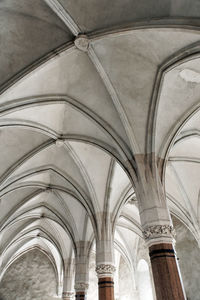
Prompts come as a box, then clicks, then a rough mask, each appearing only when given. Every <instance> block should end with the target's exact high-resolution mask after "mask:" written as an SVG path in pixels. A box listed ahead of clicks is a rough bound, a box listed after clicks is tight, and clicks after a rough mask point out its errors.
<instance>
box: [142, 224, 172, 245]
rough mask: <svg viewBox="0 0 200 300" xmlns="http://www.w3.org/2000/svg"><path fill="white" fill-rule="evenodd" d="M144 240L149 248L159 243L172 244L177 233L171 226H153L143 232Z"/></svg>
mask: <svg viewBox="0 0 200 300" xmlns="http://www.w3.org/2000/svg"><path fill="white" fill-rule="evenodd" d="M143 236H144V239H145V241H146V243H147V245H148V246H151V245H153V244H158V243H163V242H164V243H172V242H173V239H174V237H175V231H174V229H173V227H172V226H171V225H152V226H149V227H146V228H145V229H144V231H143Z"/></svg>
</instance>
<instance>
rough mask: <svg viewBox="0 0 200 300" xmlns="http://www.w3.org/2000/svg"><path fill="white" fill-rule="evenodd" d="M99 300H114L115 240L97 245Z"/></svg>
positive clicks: (100, 242)
mask: <svg viewBox="0 0 200 300" xmlns="http://www.w3.org/2000/svg"><path fill="white" fill-rule="evenodd" d="M96 255H97V266H96V272H97V276H98V286H99V300H114V273H115V266H114V243H113V239H112V238H111V239H109V240H103V241H102V240H100V241H97V243H96Z"/></svg>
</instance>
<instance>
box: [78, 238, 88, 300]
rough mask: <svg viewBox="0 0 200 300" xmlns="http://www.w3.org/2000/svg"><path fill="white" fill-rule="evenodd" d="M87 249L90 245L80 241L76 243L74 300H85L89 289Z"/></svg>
mask: <svg viewBox="0 0 200 300" xmlns="http://www.w3.org/2000/svg"><path fill="white" fill-rule="evenodd" d="M89 249H90V243H89V242H85V241H80V242H77V243H76V257H75V261H76V262H75V286H74V289H75V293H76V295H75V299H76V300H85V299H87V290H88V288H89Z"/></svg>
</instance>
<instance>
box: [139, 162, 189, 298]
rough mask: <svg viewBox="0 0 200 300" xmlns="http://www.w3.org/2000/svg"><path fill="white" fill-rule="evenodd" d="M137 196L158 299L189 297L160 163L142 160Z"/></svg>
mask: <svg viewBox="0 0 200 300" xmlns="http://www.w3.org/2000/svg"><path fill="white" fill-rule="evenodd" d="M140 172H141V173H140V182H139V183H138V186H137V196H138V200H139V202H138V204H139V211H140V219H141V225H142V228H143V235H144V238H145V241H146V243H147V246H148V248H149V255H150V261H151V266H152V273H153V279H154V285H155V291H156V297H157V299H158V300H185V295H184V291H183V286H182V281H181V278H180V274H179V268H178V266H177V260H176V257H175V251H174V248H173V243H174V239H173V235H174V232H173V227H172V223H171V219H170V215H169V210H168V207H167V201H166V197H165V193H164V188H163V186H162V183H161V179H160V172H158V169H157V166H155V165H154V167H153V168H150V166H148V165H147V163H146V162H145V161H140Z"/></svg>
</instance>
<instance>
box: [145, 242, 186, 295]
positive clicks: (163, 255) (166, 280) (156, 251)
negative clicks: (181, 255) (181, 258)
mask: <svg viewBox="0 0 200 300" xmlns="http://www.w3.org/2000/svg"><path fill="white" fill-rule="evenodd" d="M149 255H150V259H151V265H152V272H153V278H154V284H155V290H156V296H157V299H159V300H185V296H184V293H183V288H182V284H181V280H180V276H179V271H178V267H177V263H176V258H175V252H174V249H173V246H172V244H168V243H161V244H157V245H153V246H151V247H150V248H149Z"/></svg>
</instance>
